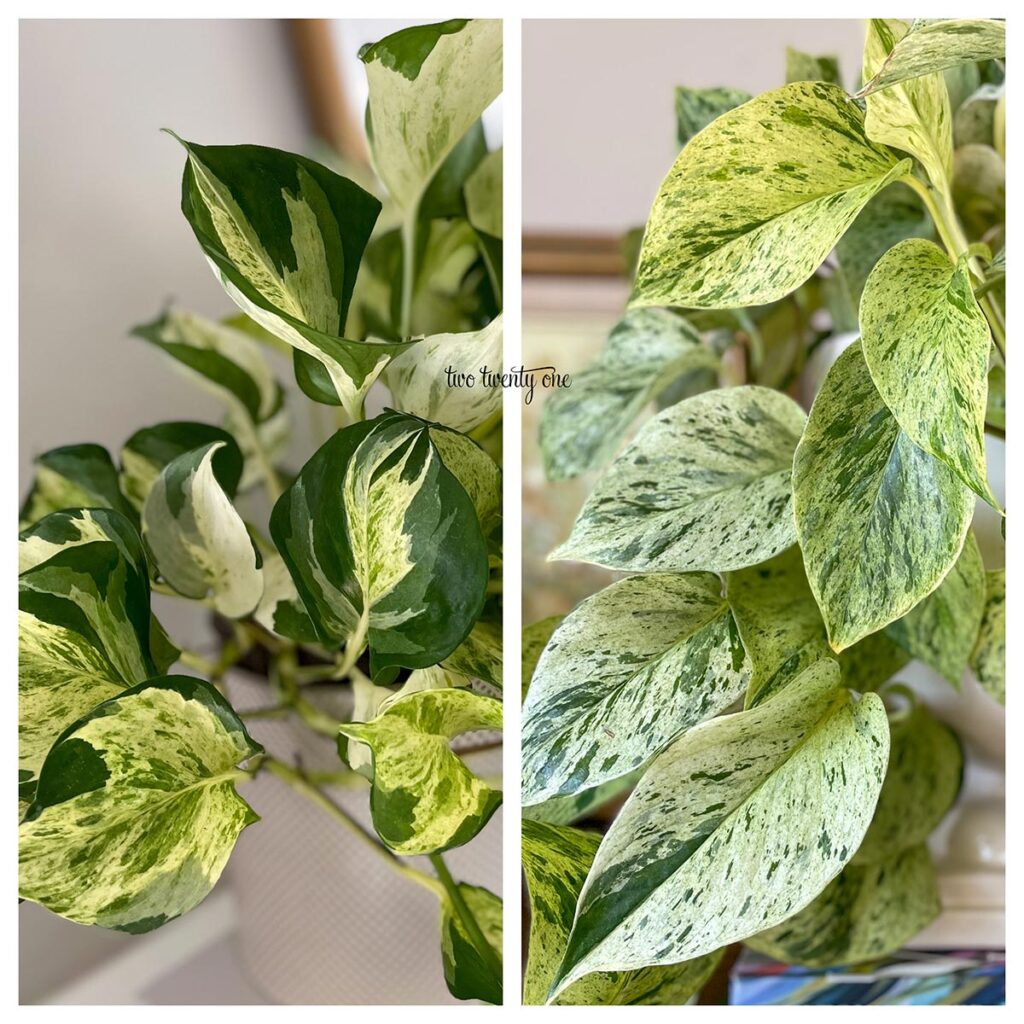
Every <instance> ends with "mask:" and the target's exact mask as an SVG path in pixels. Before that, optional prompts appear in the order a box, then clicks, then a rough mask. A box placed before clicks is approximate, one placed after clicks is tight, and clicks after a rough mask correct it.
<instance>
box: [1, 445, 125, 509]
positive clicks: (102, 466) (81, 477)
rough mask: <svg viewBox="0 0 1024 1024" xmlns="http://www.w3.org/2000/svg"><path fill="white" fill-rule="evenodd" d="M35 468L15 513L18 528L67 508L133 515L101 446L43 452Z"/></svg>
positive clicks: (108, 457)
mask: <svg viewBox="0 0 1024 1024" xmlns="http://www.w3.org/2000/svg"><path fill="white" fill-rule="evenodd" d="M35 469H36V475H35V479H34V480H33V481H32V487H31V490H30V491H29V493H28V495H27V496H26V498H25V501H24V504H23V505H22V507H21V511H20V512H19V513H18V521H19V528H22V529H23V528H25V527H26V526H31V525H32V524H33V523H36V522H38V521H39V520H40V519H42V518H43V516H45V515H48V514H49V513H50V512H59V511H60V510H62V509H68V508H113V509H116V510H117V511H118V512H123V513H124V514H125V515H127V516H129V517H131V516H133V514H134V513H133V511H132V507H131V505H129V504H128V502H127V501H126V500H125V498H124V496H123V495H122V494H121V491H120V489H119V487H118V480H117V469H116V468H115V466H114V463H113V462H111V460H110V455H109V454H108V452H107V450H106V448H103V447H102V446H101V445H98V444H71V445H67V446H66V447H64V448H54V449H52V450H51V451H48V452H43V454H42V455H39V456H37V457H36V459H35Z"/></svg>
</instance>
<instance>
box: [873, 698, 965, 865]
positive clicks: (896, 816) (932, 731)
mask: <svg viewBox="0 0 1024 1024" xmlns="http://www.w3.org/2000/svg"><path fill="white" fill-rule="evenodd" d="M899 688H900V687H898V686H897V689H899ZM910 699H911V703H910V705H909V706H908V707H904V708H901V709H899V710H897V711H896V712H894V713H893V715H892V717H891V719H890V722H889V732H890V737H891V741H890V748H889V767H888V769H887V770H886V775H885V782H884V784H883V785H882V792H881V795H880V796H879V798H878V806H877V807H876V808H875V816H874V818H872V820H871V825H870V826H869V828H868V831H867V834H866V835H865V836H864V842H862V843H861V845H860V848H859V849H858V850H857V853H856V854H855V856H854V858H853V862H854V863H855V864H880V863H886V862H888V861H891V860H892V858H894V857H895V856H896V855H897V854H899V853H902V852H903V851H904V850H907V849H909V848H911V847H914V846H917V845H918V844H920V843H923V842H924V841H925V840H926V839H927V838H928V836H930V835H931V833H932V832H933V831H934V830H935V829H936V828H937V827H938V825H939V822H941V821H942V819H943V818H944V817H945V815H946V812H947V811H948V810H949V809H950V807H952V806H953V802H954V801H955V800H956V797H957V793H959V792H960V783H961V779H962V777H963V768H964V758H963V752H962V750H961V748H960V742H959V740H957V738H956V734H955V733H954V732H953V731H952V729H950V728H949V727H948V726H946V725H944V724H943V723H942V722H940V721H939V720H938V719H937V718H935V717H934V716H933V715H932V714H930V713H929V711H928V709H927V708H925V707H924V706H923V705H921V704H919V703H918V702H917V699H916V698H915V697H913V695H912V694H911V695H910Z"/></svg>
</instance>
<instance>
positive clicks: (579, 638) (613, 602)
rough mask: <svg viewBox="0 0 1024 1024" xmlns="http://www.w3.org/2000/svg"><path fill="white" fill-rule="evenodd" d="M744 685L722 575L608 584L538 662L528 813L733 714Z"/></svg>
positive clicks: (526, 722) (531, 705) (527, 708)
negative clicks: (727, 711) (714, 718)
mask: <svg viewBox="0 0 1024 1024" xmlns="http://www.w3.org/2000/svg"><path fill="white" fill-rule="evenodd" d="M749 678H750V663H749V662H748V661H747V658H746V655H745V653H744V650H743V644H742V643H741V641H740V637H739V633H738V631H737V629H736V623H735V622H734V621H733V617H732V613H731V612H730V610H729V607H728V605H727V604H726V601H725V598H724V597H723V595H722V585H721V582H720V581H719V580H718V578H717V577H715V576H712V575H711V574H710V573H692V574H687V575H668V574H666V575H653V576H634V577H630V578H629V579H625V580H622V581H620V582H619V583H614V584H612V585H611V586H610V587H607V588H606V589H605V590H602V591H600V593H598V594H595V595H594V596H593V597H591V598H588V599H587V600H586V601H584V602H583V603H582V604H581V605H580V606H579V607H578V608H577V609H576V610H575V611H574V612H572V613H571V614H570V615H568V616H567V617H566V618H565V620H564V621H563V622H562V624H561V625H560V626H559V627H558V629H556V630H555V632H554V635H553V636H552V637H551V639H550V640H549V641H548V645H547V647H546V649H545V651H544V653H543V654H542V655H541V657H540V661H539V662H538V664H537V669H536V671H535V673H534V677H533V683H532V684H531V686H530V691H529V693H528V694H527V696H526V703H525V704H524V705H523V739H522V749H523V791H522V802H523V804H537V803H541V802H542V801H545V800H550V799H551V798H553V797H560V796H570V795H573V794H575V793H579V792H580V791H582V790H588V789H593V788H594V787H595V786H598V785H600V784H602V783H604V782H608V781H610V780H612V779H616V778H620V777H621V776H623V775H626V774H628V773H629V772H631V771H633V770H634V769H635V768H638V767H640V765H642V764H644V763H646V762H647V761H648V760H649V759H650V758H651V757H653V756H654V755H655V754H657V753H658V752H659V751H660V750H661V749H663V748H664V747H665V745H666V744H667V743H669V742H671V741H672V740H673V739H674V738H675V737H676V736H678V735H679V734H680V733H681V732H684V731H685V730H686V729H689V728H692V727H693V726H694V725H696V724H697V723H698V722H702V721H704V719H706V718H710V717H711V716H712V715H715V714H718V713H719V712H721V711H723V710H724V709H725V708H727V707H728V706H729V705H730V704H732V703H733V702H734V701H735V700H736V699H737V698H739V697H740V696H742V694H743V692H744V690H745V689H746V686H747V682H748V680H749Z"/></svg>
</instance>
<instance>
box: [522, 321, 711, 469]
mask: <svg viewBox="0 0 1024 1024" xmlns="http://www.w3.org/2000/svg"><path fill="white" fill-rule="evenodd" d="M717 365H718V357H717V356H716V355H715V354H714V353H713V352H712V351H711V350H710V349H708V348H705V347H704V345H703V344H702V343H701V339H700V335H699V334H698V333H697V332H696V331H695V330H694V329H693V327H692V326H691V325H690V324H689V323H688V322H687V321H686V320H684V319H683V318H682V317H681V316H678V315H676V314H675V313H673V312H672V311H671V310H667V309H633V310H629V311H628V312H627V313H626V315H625V316H624V317H623V318H622V320H620V321H619V323H618V324H616V325H615V327H614V328H612V331H611V333H610V334H609V335H608V342H607V344H606V345H605V348H604V351H603V352H601V354H600V355H599V356H598V357H597V359H596V360H595V361H594V362H592V363H591V364H590V365H589V366H588V367H587V368H586V369H585V370H584V371H583V372H582V373H577V374H575V375H574V376H573V380H572V386H571V387H570V388H568V389H566V390H563V391H555V392H554V393H552V394H551V395H550V397H549V398H548V399H547V401H546V402H545V403H544V412H543V416H542V418H541V424H540V447H541V455H542V456H543V458H544V472H545V474H546V475H547V478H548V479H549V480H568V479H570V478H572V477H574V476H579V474H580V473H584V472H586V471H587V470H590V469H595V468H597V467H598V466H601V465H603V464H604V463H606V462H608V460H609V459H610V458H611V457H612V456H613V455H614V454H615V451H616V449H617V448H618V447H619V444H620V443H621V441H622V438H623V437H624V436H625V434H626V432H627V431H628V430H629V428H630V426H631V425H632V423H633V421H634V420H635V419H636V418H637V416H639V415H640V413H641V412H642V411H643V410H644V408H646V406H648V405H649V404H650V403H651V401H652V400H653V399H655V398H656V397H657V396H658V395H659V394H660V393H661V392H662V391H663V390H664V389H665V388H667V387H668V385H669V384H671V383H672V382H673V381H674V380H675V379H676V378H678V377H679V376H680V375H681V374H683V373H686V372H688V371H691V370H696V369H700V368H707V369H711V368H713V367H716V366H717Z"/></svg>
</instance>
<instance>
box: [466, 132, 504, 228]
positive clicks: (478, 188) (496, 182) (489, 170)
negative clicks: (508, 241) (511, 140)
mask: <svg viewBox="0 0 1024 1024" xmlns="http://www.w3.org/2000/svg"><path fill="white" fill-rule="evenodd" d="M504 156H505V152H504V150H502V149H496V150H494V151H493V152H491V153H488V154H487V156H485V157H484V158H483V160H481V161H480V163H479V164H478V165H477V166H476V168H475V170H474V171H473V173H472V174H470V176H469V177H468V178H467V179H466V187H465V192H466V217H467V219H468V220H469V223H470V224H472V225H473V227H474V228H476V230H477V231H481V232H483V234H485V235H490V237H491V238H501V237H502V225H501V220H502V216H501V215H502V169H503V163H504Z"/></svg>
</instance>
